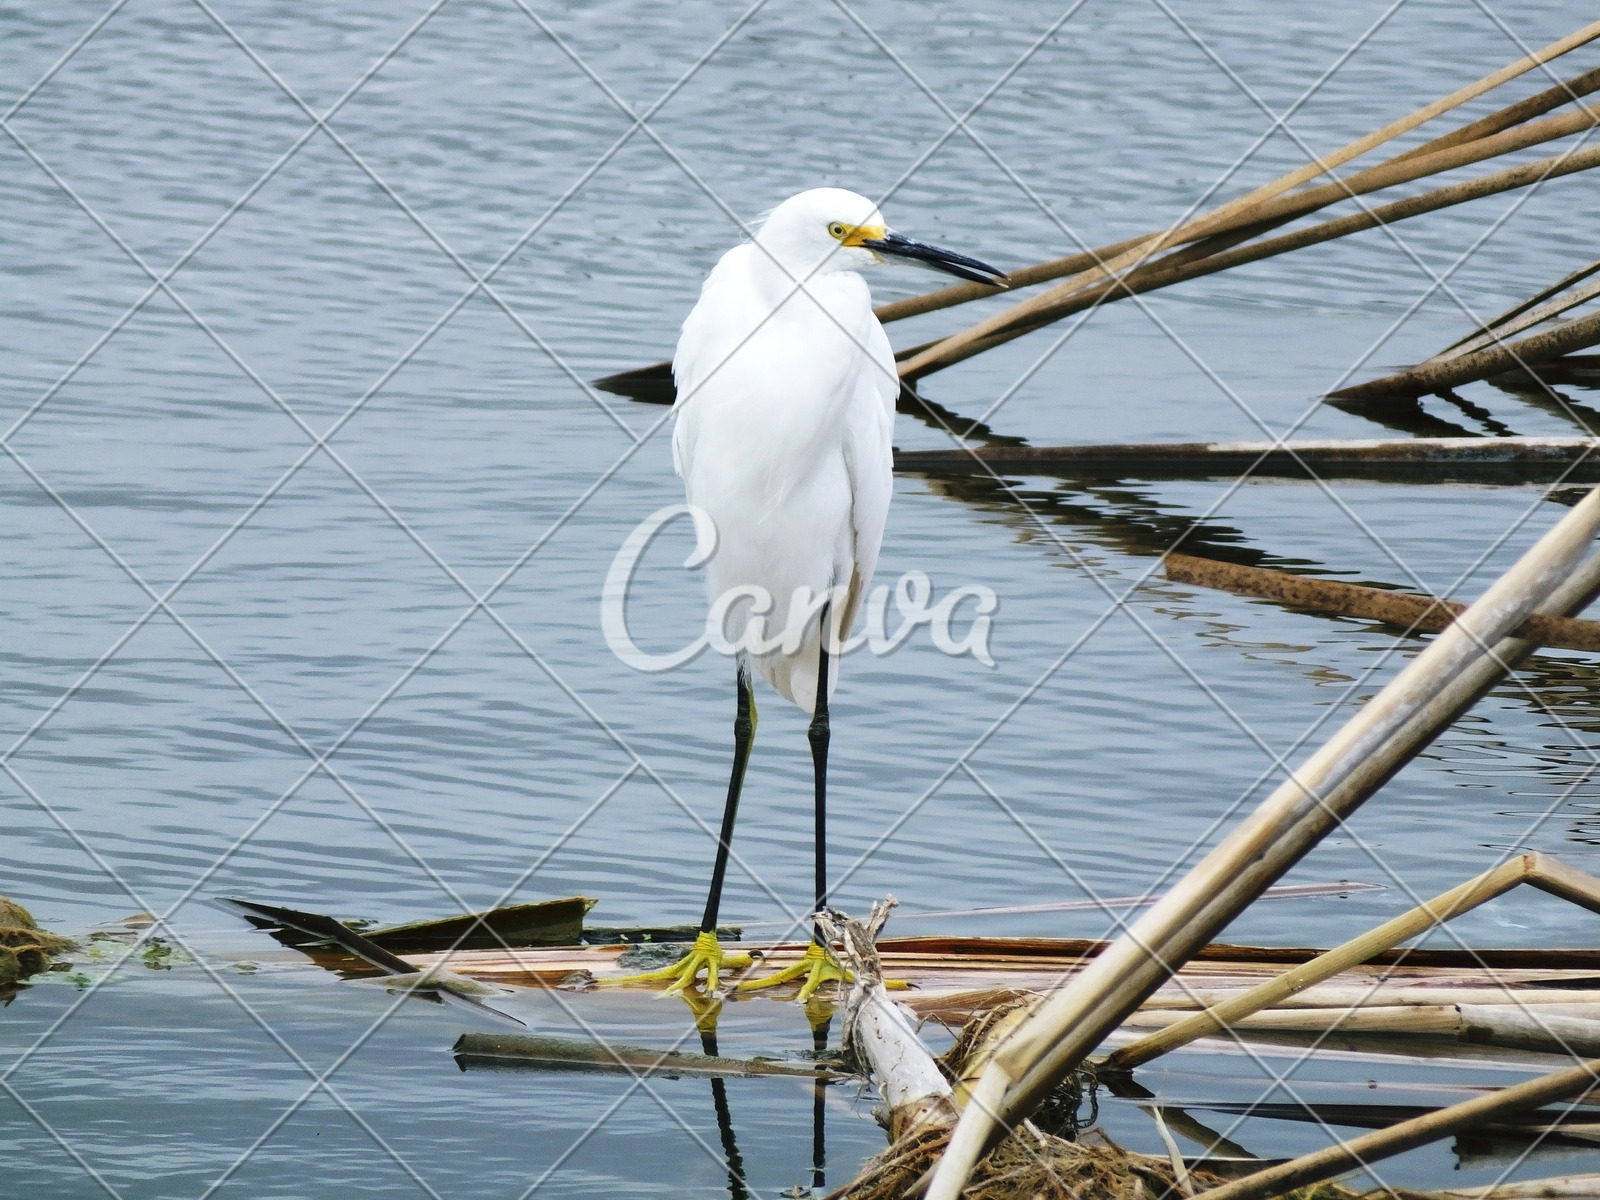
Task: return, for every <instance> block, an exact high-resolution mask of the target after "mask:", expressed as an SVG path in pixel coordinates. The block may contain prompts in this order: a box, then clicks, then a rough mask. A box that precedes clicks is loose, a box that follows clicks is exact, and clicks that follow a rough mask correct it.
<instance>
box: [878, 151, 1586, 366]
mask: <svg viewBox="0 0 1600 1200" xmlns="http://www.w3.org/2000/svg"><path fill="white" fill-rule="evenodd" d="M1595 166H1600V147H1593V148H1590V149H1588V150H1580V151H1578V152H1577V153H1575V154H1563V155H1554V156H1552V157H1550V158H1546V159H1540V160H1539V161H1538V162H1534V163H1527V164H1524V165H1523V166H1520V167H1510V168H1507V169H1505V170H1501V171H1495V172H1492V173H1491V174H1488V175H1482V176H1479V177H1478V178H1477V179H1469V180H1466V181H1464V182H1462V183H1457V184H1451V185H1449V186H1447V187H1442V188H1437V189H1435V190H1433V191H1429V192H1424V193H1422V194H1420V195H1417V196H1411V197H1408V198H1406V199H1404V200H1396V201H1393V202H1391V203H1389V204H1385V205H1381V206H1379V207H1377V208H1374V209H1371V210H1370V211H1364V212H1358V213H1352V214H1351V215H1349V216H1347V217H1339V218H1336V219H1334V220H1331V221H1324V222H1322V223H1321V224H1318V225H1313V226H1311V227H1310V228H1308V229H1299V230H1296V231H1295V232H1293V233H1287V234H1283V235H1281V236H1279V237H1276V238H1269V239H1267V240H1266V241H1261V242H1253V243H1251V244H1250V245H1248V246H1242V247H1240V248H1238V249H1235V250H1230V251H1225V252H1223V253H1219V254H1215V255H1212V256H1210V257H1208V258H1203V259H1199V260H1197V261H1192V262H1188V263H1184V264H1181V265H1178V266H1168V265H1167V261H1168V260H1167V259H1166V258H1161V259H1157V260H1155V261H1154V262H1151V263H1147V264H1145V265H1144V266H1142V267H1140V268H1139V269H1138V270H1136V271H1134V272H1132V273H1131V274H1129V275H1127V276H1124V277H1123V278H1122V279H1117V280H1112V281H1109V282H1107V283H1102V284H1099V285H1096V286H1094V287H1090V288H1086V289H1085V290H1083V291H1081V292H1077V293H1075V294H1073V295H1071V296H1069V297H1067V298H1066V299H1064V300H1061V301H1060V302H1058V303H1055V304H1051V305H1048V306H1045V307H1041V308H1039V309H1037V310H1035V311H1034V312H1033V313H1032V314H1031V315H1030V316H1029V317H1028V318H1027V319H1026V320H1023V321H1019V322H1017V323H1016V324H1014V325H1010V326H1007V327H1006V328H1004V329H1000V330H997V331H996V332H994V333H992V334H989V335H986V336H984V337H981V338H978V339H977V340H974V341H969V342H967V343H965V344H964V345H961V346H954V347H952V346H949V345H948V342H949V339H946V340H945V341H944V342H933V343H930V344H929V346H928V347H925V348H920V349H919V351H918V353H917V354H915V355H912V356H909V357H907V358H906V359H905V360H904V361H903V362H902V363H901V370H900V373H901V376H902V378H906V379H908V381H913V382H914V380H912V379H911V376H912V375H913V374H914V375H915V378H921V377H922V376H923V375H927V374H932V373H933V372H934V371H936V370H943V369H944V368H945V367H948V366H953V365H955V364H956V363H958V362H961V361H963V360H964V359H968V358H971V357H972V356H973V355H975V354H981V353H983V352H984V351H985V350H991V349H993V348H994V347H995V346H999V345H1003V344H1004V343H1006V342H1009V341H1012V340H1013V339H1015V338H1019V337H1022V336H1023V335H1024V334H1028V333H1032V332H1033V331H1034V330H1035V329H1039V328H1042V327H1043V326H1045V325H1049V324H1051V323H1053V322H1055V321H1059V320H1060V319H1061V318H1062V317H1066V316H1070V315H1072V314H1073V313H1075V312H1082V311H1083V310H1084V309H1088V308H1092V307H1094V305H1095V304H1097V303H1100V302H1102V301H1103V299H1105V298H1109V299H1111V300H1120V299H1123V298H1124V297H1126V296H1128V295H1130V294H1136V293H1143V292H1149V291H1154V290H1156V289H1157V288H1163V287H1170V286H1171V285H1173V284H1175V283H1182V282H1184V281H1185V280H1189V279H1196V278H1199V277H1201V276H1204V275H1212V274H1215V273H1216V272H1218V271H1225V270H1228V269H1229V268H1231V267H1237V266H1242V265H1244V264H1245V263H1252V262H1259V261H1260V260H1262V259H1265V258H1272V257H1275V256H1276V255H1279V254H1287V253H1289V252H1290V251H1292V250H1299V249H1302V248H1304V247H1306V246H1312V245H1316V244H1318V243H1320V242H1328V241H1333V240H1334V239H1336V238H1341V237H1346V236H1348V235H1350V234H1352V233H1360V232H1362V231H1363V230H1367V229H1373V228H1376V227H1377V226H1379V225H1392V224H1394V223H1395V222H1397V221H1403V220H1406V219H1407V218H1409V217H1415V216H1420V215H1422V214H1423V213H1430V212H1436V211H1438V210H1439V209H1442V208H1450V207H1453V206H1454V205H1457V204H1465V203H1467V202H1468V201H1471V200H1479V199H1482V198H1483V197H1485V196H1492V195H1496V194H1498V193H1500V192H1506V191H1511V190H1514V189H1516V188H1520V187H1527V186H1528V185H1530V184H1533V183H1537V182H1539V181H1541V180H1544V179H1559V178H1560V177H1562V176H1563V175H1572V174H1575V173H1577V172H1579V171H1587V170H1590V169H1591V168H1593V167H1595ZM935 350H938V351H939V358H938V362H937V365H931V366H928V367H927V368H926V369H922V368H918V369H917V370H916V371H915V372H913V371H911V370H909V368H910V364H912V363H914V362H916V361H918V359H923V358H926V357H927V356H928V355H931V354H933V353H934V351H935Z"/></svg>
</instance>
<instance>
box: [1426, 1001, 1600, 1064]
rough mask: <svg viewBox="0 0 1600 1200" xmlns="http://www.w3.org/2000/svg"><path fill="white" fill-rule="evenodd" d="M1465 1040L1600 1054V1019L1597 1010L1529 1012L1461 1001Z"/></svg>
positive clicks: (1458, 1008) (1569, 1052)
mask: <svg viewBox="0 0 1600 1200" xmlns="http://www.w3.org/2000/svg"><path fill="white" fill-rule="evenodd" d="M1456 1008H1457V1011H1458V1012H1459V1014H1460V1017H1461V1032H1460V1033H1459V1035H1458V1036H1459V1037H1460V1038H1461V1040H1462V1041H1464V1042H1485V1043H1487V1044H1489V1045H1491V1046H1513V1047H1516V1048H1518V1049H1523V1050H1542V1051H1544V1052H1545V1053H1546V1054H1589V1055H1594V1054H1600V1020H1597V1019H1596V1016H1597V1015H1600V1014H1596V1013H1594V1012H1589V1013H1586V1014H1585V1013H1569V1012H1551V1011H1549V1010H1547V1009H1541V1010H1539V1011H1538V1013H1537V1015H1529V1014H1528V1013H1525V1012H1523V1011H1522V1010H1521V1009H1518V1008H1514V1007H1510V1006H1507V1005H1504V1004H1459V1005H1457V1006H1456Z"/></svg>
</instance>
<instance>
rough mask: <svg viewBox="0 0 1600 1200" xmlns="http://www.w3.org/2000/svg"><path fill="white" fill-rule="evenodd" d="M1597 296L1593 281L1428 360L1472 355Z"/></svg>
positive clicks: (1597, 287)
mask: <svg viewBox="0 0 1600 1200" xmlns="http://www.w3.org/2000/svg"><path fill="white" fill-rule="evenodd" d="M1596 296H1600V283H1591V284H1589V285H1588V286H1587V287H1580V288H1576V289H1574V290H1573V291H1570V292H1568V293H1567V294H1566V295H1564V296H1558V297H1557V298H1556V299H1554V300H1551V301H1550V302H1549V303H1547V304H1541V305H1539V306H1538V307H1537V308H1531V309H1529V310H1528V311H1527V312H1524V313H1521V314H1519V315H1517V316H1515V317H1512V318H1511V319H1510V320H1507V321H1505V322H1504V323H1503V324H1499V325H1493V326H1490V327H1489V328H1486V329H1484V330H1483V331H1482V332H1481V333H1478V334H1475V335H1474V336H1472V337H1469V338H1468V339H1466V341H1464V342H1459V343H1457V344H1456V345H1454V346H1451V347H1450V348H1449V349H1448V350H1441V351H1440V352H1439V353H1438V354H1435V355H1434V356H1433V357H1432V358H1430V359H1428V362H1430V363H1435V362H1448V361H1450V360H1451V359H1453V358H1460V357H1461V356H1462V355H1463V354H1471V353H1473V352H1475V351H1478V350H1482V349H1483V348H1484V347H1485V346H1487V345H1489V344H1490V343H1491V342H1503V341H1505V339H1506V338H1508V337H1511V336H1512V335H1513V334H1518V333H1521V332H1522V331H1523V330H1525V329H1532V328H1533V327H1534V326H1535V325H1538V324H1541V323H1543V322H1545V321H1548V320H1550V318H1551V317H1559V316H1560V315H1561V314H1562V313H1564V312H1567V311H1568V310H1570V309H1574V308H1577V307H1578V305H1580V304H1584V303H1587V302H1588V301H1590V300H1593V299H1594V298H1595V297H1596Z"/></svg>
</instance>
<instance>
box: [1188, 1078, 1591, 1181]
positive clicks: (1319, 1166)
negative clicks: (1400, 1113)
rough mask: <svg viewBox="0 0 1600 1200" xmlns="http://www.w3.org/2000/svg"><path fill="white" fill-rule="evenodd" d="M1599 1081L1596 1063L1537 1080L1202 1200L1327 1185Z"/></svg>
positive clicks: (1360, 1139) (1379, 1132) (1323, 1152)
mask: <svg viewBox="0 0 1600 1200" xmlns="http://www.w3.org/2000/svg"><path fill="white" fill-rule="evenodd" d="M1596 1078H1600V1059H1591V1060H1590V1061H1588V1062H1583V1063H1579V1064H1578V1065H1577V1066H1575V1067H1569V1068H1568V1069H1567V1070H1565V1071H1557V1072H1555V1073H1554V1074H1552V1075H1545V1076H1542V1077H1540V1078H1538V1079H1530V1080H1529V1081H1528V1082H1526V1083H1519V1084H1516V1085H1515V1086H1513V1087H1508V1088H1505V1089H1503V1090H1501V1091H1498V1092H1494V1093H1492V1094H1491V1095H1488V1096H1479V1097H1477V1098H1475V1099H1472V1100H1467V1101H1464V1102H1463V1103H1461V1104H1452V1105H1451V1106H1450V1107H1449V1108H1441V1109H1439V1110H1437V1111H1436V1112H1431V1113H1428V1114H1426V1115H1425V1116H1421V1117H1415V1118H1413V1119H1412V1120H1409V1121H1401V1122H1400V1123H1399V1124H1398V1125H1391V1126H1389V1127H1388V1128H1387V1129H1379V1130H1376V1131H1374V1132H1372V1133H1367V1134H1363V1135H1362V1136H1360V1137H1356V1138H1351V1139H1350V1140H1349V1141H1341V1142H1338V1143H1336V1144H1335V1145H1332V1146H1329V1147H1328V1148H1327V1149H1325V1150H1319V1151H1317V1152H1316V1153H1314V1154H1307V1155H1304V1156H1302V1157H1300V1158H1296V1159H1294V1160H1292V1161H1290V1162H1286V1163H1283V1164H1281V1165H1279V1166H1276V1167H1268V1168H1267V1169H1266V1170H1265V1171H1258V1172H1256V1173H1255V1174H1254V1175H1247V1176H1245V1177H1244V1178H1243V1179H1236V1180H1233V1181H1232V1182H1230V1183H1225V1184H1223V1185H1222V1186H1221V1187H1217V1188H1213V1189H1211V1190H1210V1191H1208V1192H1207V1193H1206V1200H1265V1197H1268V1196H1280V1195H1282V1194H1283V1193H1284V1192H1287V1191H1290V1190H1291V1189H1293V1188H1297V1187H1304V1186H1305V1185H1306V1184H1309V1183H1316V1182H1318V1181H1319V1180H1323V1179H1328V1178H1330V1177H1332V1176H1334V1175H1337V1174H1339V1173H1340V1172H1342V1171H1347V1170H1349V1169H1350V1168H1351V1167H1358V1166H1362V1165H1363V1164H1366V1163H1373V1162H1377V1161H1379V1160H1381V1159H1385V1158H1390V1157H1392V1156H1394V1155H1396V1154H1401V1153H1403V1152H1404V1151H1407V1150H1412V1149H1415V1148H1416V1147H1417V1146H1425V1145H1427V1144H1428V1143H1429V1142H1434V1141H1438V1140H1439V1139H1440V1138H1444V1137H1450V1136H1451V1135H1453V1134H1457V1133H1462V1132H1464V1131H1466V1130H1469V1129H1473V1128H1475V1127H1477V1126H1479V1125H1483V1124H1486V1123H1487V1122H1490V1121H1493V1120H1495V1119H1497V1118H1499V1117H1504V1116H1507V1115H1509V1114H1511V1113H1514V1112H1521V1111H1523V1110H1525V1109H1530V1108H1537V1107H1538V1106H1539V1105H1541V1104H1548V1103H1550V1102H1551V1101H1553V1100H1564V1099H1567V1098H1569V1097H1571V1096H1576V1095H1578V1094H1579V1093H1580V1092H1585V1091H1588V1090H1589V1089H1590V1088H1591V1087H1593V1086H1594V1083H1595V1080H1596Z"/></svg>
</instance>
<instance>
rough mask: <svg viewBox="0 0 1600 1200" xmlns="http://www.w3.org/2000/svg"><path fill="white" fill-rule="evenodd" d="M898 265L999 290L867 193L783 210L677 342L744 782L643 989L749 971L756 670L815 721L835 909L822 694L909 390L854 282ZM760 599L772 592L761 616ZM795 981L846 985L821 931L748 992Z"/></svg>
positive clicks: (732, 792)
mask: <svg viewBox="0 0 1600 1200" xmlns="http://www.w3.org/2000/svg"><path fill="white" fill-rule="evenodd" d="M888 259H906V260H911V261H915V262H919V263H923V264H926V265H928V266H931V267H934V268H936V269H938V270H942V271H945V272H947V273H949V274H951V275H956V276H958V277H960V278H962V279H968V280H975V281H977V282H980V283H988V284H993V285H995V286H1000V285H1002V284H1003V283H1004V281H1005V276H1004V275H1003V274H1002V273H1001V272H999V271H997V270H995V269H994V268H993V267H990V266H987V265H986V264H984V263H981V262H979V261H977V260H976V259H972V258H967V257H965V256H963V255H960V254H955V253H953V252H951V251H948V250H943V249H940V248H939V247H937V246H930V245H927V244H925V243H922V242H916V241H913V240H911V239H910V238H907V237H902V236H901V235H900V234H898V233H895V232H893V231H891V230H890V229H889V228H888V227H887V226H886V225H885V223H884V220H883V216H882V214H881V213H879V211H878V209H877V206H876V205H874V204H873V203H872V202H871V201H870V200H867V199H866V198H865V197H862V196H858V195H857V194H855V193H854V192H849V191H845V190H843V189H841V188H816V189H814V190H812V191H808V192H801V193H800V194H799V195H797V196H792V197H790V198H789V199H788V200H785V201H784V202H783V203H782V204H780V205H779V206H778V207H777V208H775V209H774V210H773V211H772V212H771V214H770V215H769V216H768V217H767V219H766V220H765V222H763V224H762V226H761V228H760V230H759V231H758V232H757V233H756V235H755V241H754V242H753V243H748V242H747V243H745V244H743V245H739V246H735V247H734V248H733V249H732V250H729V251H728V252H727V253H726V254H724V255H723V256H722V258H721V260H720V261H718V263H717V265H716V267H715V268H713V270H712V272H711V274H710V276H709V277H708V278H707V279H706V282H705V284H704V286H703V287H702V288H701V291H700V301H699V303H698V304H696V305H695V307H694V310H693V311H692V312H691V313H690V314H689V316H688V319H687V320H685V321H684V323H683V333H682V336H681V337H680V338H679V339H678V348H677V352H676V354H675V355H674V356H673V362H672V370H673V377H674V380H675V382H676V384H677V389H678V399H677V404H676V409H677V423H676V428H675V430H674V434H673V441H672V447H673V461H674V465H675V466H676V467H677V471H678V474H679V475H681V476H682V477H683V481H684V487H685V490H686V492H687V494H688V501H689V503H690V504H691V505H694V506H696V507H698V508H700V509H702V510H703V511H704V512H705V513H707V514H708V515H709V516H710V517H711V519H712V522H713V523H714V525H715V527H716V533H717V539H718V540H717V548H716V550H715V552H714V553H713V554H712V556H711V558H710V559H709V560H708V562H707V564H706V583H707V589H708V591H709V593H710V597H711V600H712V602H713V604H716V603H718V598H719V597H727V596H730V595H736V596H737V597H738V599H737V601H736V602H735V603H733V604H731V605H730V606H728V608H727V609H726V611H727V612H728V614H729V619H728V627H729V628H731V629H732V630H734V631H736V632H735V633H734V635H733V638H732V640H733V641H734V642H735V643H736V644H739V645H742V646H743V647H744V649H743V650H741V652H740V654H739V655H738V659H737V663H736V669H735V686H736V690H737V701H736V709H735V717H734V725H733V732H734V752H733V772H732V775H731V777H730V778H729V781H728V795H727V802H726V805H725V808H724V811H723V817H722V831H721V837H720V839H719V841H718V845H717V854H716V863H715V866H714V867H713V869H712V873H711V889H710V894H709V896H708V897H707V899H706V908H705V916H704V919H703V920H702V921H701V924H700V934H699V937H698V938H696V940H695V944H694V948H693V949H692V951H691V952H690V953H689V954H688V955H687V956H686V957H685V958H684V959H682V960H681V961H680V962H678V963H676V964H674V965H673V966H671V967H668V968H666V969H664V970H661V971H655V972H651V973H649V974H648V975H643V976H636V977H634V978H636V979H649V980H657V981H667V982H669V983H670V987H669V988H668V991H669V992H680V991H682V990H683V989H684V988H685V987H688V986H689V985H691V984H693V983H694V982H695V979H696V977H697V976H698V975H699V973H700V972H701V971H704V972H705V973H706V989H707V991H709V992H715V991H716V989H717V977H718V973H719V972H720V971H722V970H724V969H732V968H736V967H744V966H748V965H749V963H750V959H749V957H748V956H745V955H740V956H736V957H728V956H725V955H724V954H723V952H722V949H721V947H720V946H719V945H718V942H717V934H716V929H717V909H718V905H719V903H720V900H721V895H722V884H723V879H724V877H725V875H726V873H727V866H728V850H729V843H730V841H731V839H732V837H733V825H734V819H735V817H736V816H737V814H738V809H739V793H740V789H741V788H742V786H743V783H744V774H745V766H746V764H747V763H748V761H749V757H750V746H751V742H752V740H753V739H754V736H755V728H756V705H755V698H754V696H753V694H752V691H751V683H750V668H751V665H752V660H753V663H754V666H755V668H756V669H757V670H758V671H759V672H760V674H762V675H763V676H765V677H766V680H767V682H768V683H770V684H771V685H772V686H773V688H774V689H776V690H777V692H778V694H779V695H781V696H782V697H783V698H784V699H786V700H789V701H792V702H793V703H795V704H797V705H799V706H800V707H801V708H802V709H804V710H805V711H806V712H808V713H810V714H811V715H812V719H811V725H810V730H809V740H810V743H811V758H812V769H813V773H814V781H815V798H816V903H817V909H819V910H820V909H821V908H822V906H823V902H824V900H825V898H826V894H827V867H826V821H827V770H828V698H829V696H830V695H831V694H832V691H833V688H834V686H835V685H836V684H837V682H838V671H837V669H834V670H833V671H832V672H831V673H830V670H829V665H830V660H836V659H837V654H838V647H839V645H840V644H841V643H842V642H843V641H844V639H845V638H847V637H848V636H849V633H850V627H851V624H852V623H853V621H854V620H855V617H856V612H857V609H858V607H859V605H860V603H861V599H862V597H863V596H864V595H865V594H866V591H867V588H868V586H869V584H870V583H871V580H872V572H873V569H874V567H875V566H876V565H877V561H878V548H879V546H880V544H881V543H882V541H883V528H884V523H885V521H886V519H887V517H888V513H889V498H890V495H891V493H892V491H893V478H892V474H891V470H892V463H891V455H892V449H891V437H892V434H893V429H894V412H895V399H896V397H897V396H898V394H899V390H900V380H899V376H898V375H897V374H896V372H895V363H894V354H893V352H892V351H891V350H890V348H889V339H888V338H887V336H885V334H884V332H883V326H882V325H880V324H879V323H878V319H877V317H875V316H874V315H873V313H872V295H871V292H870V291H869V290H868V287H867V283H866V281H865V280H864V279H863V278H862V277H861V275H860V274H859V272H860V270H861V269H862V268H864V267H870V266H875V265H877V264H879V263H882V262H884V261H886V260H888ZM757 595H759V596H765V597H771V600H772V603H771V606H770V608H769V609H768V610H767V611H765V612H763V611H761V608H762V607H763V606H762V605H761V604H759V603H756V602H755V600H754V597H755V596H757ZM723 603H726V600H724V601H723ZM786 630H787V636H786V634H785V631H786ZM741 634H743V638H742V640H741V636H740V635H741ZM825 634H826V636H825ZM801 977H804V980H805V982H804V983H803V985H802V988H801V995H800V999H802V1000H804V999H806V998H807V997H809V996H810V995H811V993H812V992H814V991H815V990H816V988H817V986H818V985H819V984H821V983H822V982H823V981H824V980H825V979H829V978H834V979H837V978H840V977H841V973H840V968H839V967H838V964H837V963H835V962H834V961H833V960H832V956H831V955H830V954H829V953H828V952H827V949H826V947H825V945H823V944H822V939H821V938H820V936H819V935H817V934H816V933H815V931H813V939H812V942H811V945H810V946H809V947H807V950H806V956H805V959H804V960H803V961H802V962H801V963H799V964H798V965H796V966H794V967H791V968H787V969H785V970H784V971H780V972H778V973H776V974H775V975H772V976H769V977H768V978H767V979H763V980H759V981H753V982H746V983H742V984H740V985H739V986H740V987H741V988H748V987H765V986H770V985H771V984H774V983H780V982H784V981H786V980H790V979H795V978H801Z"/></svg>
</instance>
